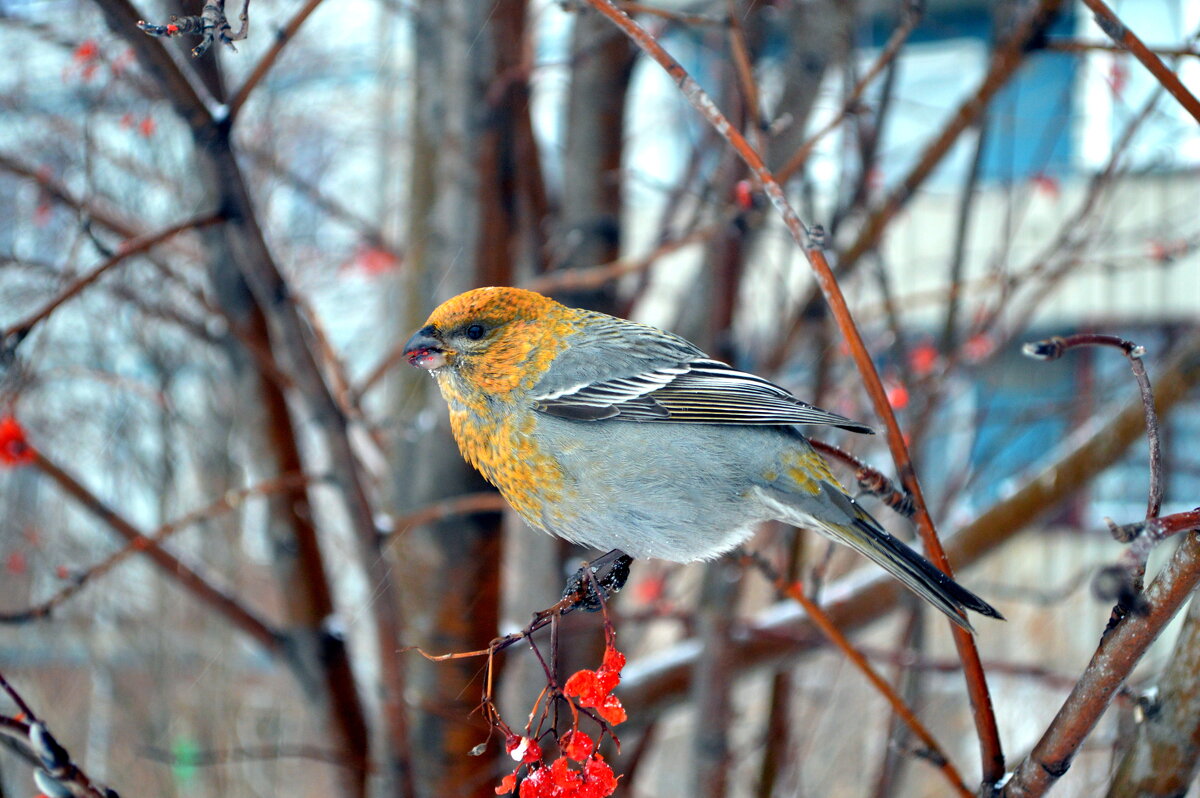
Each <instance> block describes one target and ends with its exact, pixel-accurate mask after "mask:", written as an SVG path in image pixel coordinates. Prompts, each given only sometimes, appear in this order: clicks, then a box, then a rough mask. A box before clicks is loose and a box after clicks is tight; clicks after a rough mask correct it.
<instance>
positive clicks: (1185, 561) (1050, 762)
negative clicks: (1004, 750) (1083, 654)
mask: <svg viewBox="0 0 1200 798" xmlns="http://www.w3.org/2000/svg"><path fill="white" fill-rule="evenodd" d="M1197 583H1200V534H1197V533H1191V534H1189V535H1188V536H1187V537H1186V538H1185V539H1184V540H1183V542H1182V544H1181V545H1180V547H1179V549H1178V550H1177V551H1176V552H1175V555H1174V556H1173V557H1172V558H1171V561H1170V563H1168V564H1167V566H1166V567H1165V568H1163V570H1162V572H1161V573H1160V574H1159V575H1158V577H1157V578H1156V579H1155V580H1154V582H1153V583H1152V584H1151V585H1150V587H1149V588H1147V590H1146V592H1145V600H1146V605H1147V611H1146V613H1145V614H1144V615H1142V614H1138V615H1127V616H1125V618H1124V619H1123V620H1121V622H1120V623H1118V624H1117V625H1116V626H1115V627H1114V628H1113V629H1112V630H1111V631H1110V632H1109V633H1108V634H1106V635H1105V636H1104V637H1103V638H1101V641H1100V646H1099V648H1097V649H1096V653H1095V654H1094V655H1093V656H1092V661H1091V662H1090V663H1089V664H1088V667H1087V669H1086V670H1085V671H1084V672H1083V675H1082V676H1081V677H1080V679H1079V681H1078V683H1076V685H1075V689H1073V690H1072V691H1071V695H1070V696H1069V697H1068V698H1067V700H1066V702H1065V703H1064V704H1063V706H1062V708H1061V709H1060V710H1059V712H1058V714H1057V715H1056V716H1055V718H1054V720H1053V721H1051V723H1050V727H1049V728H1048V729H1046V732H1045V734H1043V735H1042V739H1041V740H1040V741H1038V743H1037V745H1036V746H1034V748H1033V751H1031V752H1030V754H1029V756H1027V757H1026V758H1025V760H1024V761H1023V762H1021V764H1020V765H1019V766H1018V767H1017V769H1016V771H1015V772H1014V774H1013V777H1012V779H1011V780H1010V781H1009V782H1008V783H1007V784H1006V785H1005V786H1004V790H1003V792H1002V793H1001V795H1002V796H1003V798H1035V796H1039V795H1044V794H1045V793H1046V791H1047V790H1049V789H1050V788H1051V787H1052V786H1054V784H1055V783H1056V782H1057V781H1058V779H1059V778H1061V777H1062V775H1063V774H1065V773H1066V772H1067V770H1068V769H1069V768H1070V767H1071V761H1072V760H1073V759H1074V756H1075V754H1076V752H1077V751H1078V750H1079V747H1080V745H1081V744H1082V743H1083V741H1084V739H1085V738H1086V737H1087V736H1088V735H1089V734H1090V733H1091V731H1092V729H1093V728H1095V726H1096V723H1097V721H1099V720H1100V716H1101V715H1102V714H1103V713H1104V711H1105V710H1106V709H1107V708H1108V706H1109V704H1110V703H1111V702H1112V699H1113V697H1114V696H1115V695H1116V694H1117V691H1118V690H1119V689H1120V687H1121V685H1122V684H1123V683H1124V682H1125V680H1126V679H1127V678H1128V677H1129V674H1130V672H1131V671H1132V670H1133V668H1134V666H1135V665H1137V663H1138V662H1139V661H1141V658H1142V656H1143V655H1144V654H1145V653H1146V650H1147V649H1148V648H1149V647H1150V644H1151V643H1153V642H1154V641H1155V639H1156V638H1157V637H1158V635H1159V634H1161V633H1162V630H1163V629H1164V628H1165V627H1166V625H1167V623H1168V622H1170V620H1171V619H1172V618H1173V617H1175V613H1176V612H1178V610H1179V608H1180V607H1181V606H1183V603H1184V602H1185V601H1186V600H1187V599H1188V597H1189V596H1191V594H1192V592H1193V590H1195V588H1196V585H1197Z"/></svg>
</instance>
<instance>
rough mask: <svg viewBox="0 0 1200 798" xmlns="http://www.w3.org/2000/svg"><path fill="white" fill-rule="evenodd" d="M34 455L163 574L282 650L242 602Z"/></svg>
mask: <svg viewBox="0 0 1200 798" xmlns="http://www.w3.org/2000/svg"><path fill="white" fill-rule="evenodd" d="M34 456H35V460H34V463H33V464H34V465H35V466H37V468H38V470H39V471H41V472H42V473H43V474H45V475H46V476H47V477H49V478H50V479H51V480H53V481H54V482H55V483H56V484H57V485H58V486H59V488H61V489H62V490H63V492H64V493H66V494H67V495H68V496H71V497H72V498H73V499H75V500H76V501H78V502H79V503H80V504H81V505H82V506H83V507H84V508H85V509H87V510H88V511H89V512H90V513H92V514H93V515H95V516H96V517H97V518H99V519H100V520H101V521H103V522H104V523H105V524H106V525H108V527H109V528H110V529H112V530H113V531H114V532H116V533H117V534H118V535H119V536H120V537H121V538H123V539H124V540H125V542H126V543H129V544H131V545H133V546H135V547H140V550H141V551H142V552H143V553H144V554H145V555H146V557H147V558H148V559H149V560H150V561H151V562H153V563H154V564H155V565H156V566H158V568H159V570H161V571H162V572H163V573H164V574H166V575H167V576H169V577H170V578H172V579H174V580H175V581H176V582H178V583H179V584H180V585H181V586H182V587H183V588H184V589H186V590H187V591H188V592H189V593H191V594H192V595H193V596H195V597H196V598H197V599H198V600H200V601H201V602H203V603H204V604H206V605H208V606H209V607H211V608H212V609H214V610H216V611H217V613H218V614H219V615H221V616H223V617H224V618H225V619H226V620H228V621H229V622H230V623H232V624H233V625H234V626H236V627H237V628H239V629H241V630H242V631H243V632H245V633H246V634H248V635H249V636H250V637H252V638H253V639H254V640H255V641H256V642H258V643H259V644H260V645H262V646H263V648H265V649H266V650H267V651H269V652H271V653H272V654H278V653H281V652H282V651H283V638H282V636H281V635H280V634H279V633H277V632H276V631H275V630H274V629H272V628H271V627H270V626H269V625H268V624H267V623H266V622H265V621H264V620H262V619H261V618H259V617H258V616H256V615H255V614H254V613H252V612H251V611H250V610H249V609H248V608H247V607H246V606H245V605H244V604H243V603H242V602H240V601H238V600H237V599H236V598H234V597H233V596H231V595H229V594H228V593H226V592H225V591H223V590H221V589H220V588H218V587H217V586H216V585H214V584H212V583H211V582H209V581H208V580H207V579H206V578H204V577H203V576H202V575H200V574H199V573H197V572H196V571H195V570H194V569H192V568H190V567H188V566H187V565H185V564H184V563H183V562H182V561H180V560H179V559H178V558H177V557H175V556H174V555H173V554H171V553H169V552H168V551H166V550H165V549H163V548H162V547H161V546H159V545H157V544H156V543H155V542H154V541H152V540H151V539H150V538H148V537H147V536H146V535H144V534H142V532H141V531H140V530H139V529H138V528H137V527H135V526H134V525H133V524H132V523H131V522H129V521H128V520H126V519H125V518H124V517H123V516H121V515H120V514H119V513H117V512H116V511H115V510H113V509H112V508H111V507H109V506H108V505H107V504H105V503H104V502H103V501H102V500H101V499H100V498H99V497H98V496H96V495H95V494H94V493H92V492H91V491H90V490H88V489H87V488H86V487H85V486H84V485H83V484H82V483H81V482H79V480H77V479H75V478H74V477H73V476H71V475H70V474H68V473H67V472H66V471H65V470H63V469H62V467H60V466H59V465H58V464H57V463H55V462H54V461H52V460H50V459H49V458H48V457H46V456H45V455H44V454H43V453H42V452H40V451H38V450H36V449H34Z"/></svg>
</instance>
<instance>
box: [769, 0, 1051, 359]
mask: <svg viewBox="0 0 1200 798" xmlns="http://www.w3.org/2000/svg"><path fill="white" fill-rule="evenodd" d="M1061 5H1062V0H1039V2H1038V3H1037V4H1036V5H1035V6H1034V7H1033V8H1031V9H1030V10H1029V11H1027V12H1026V14H1025V15H1024V16H1023V17H1022V19H1021V21H1020V22H1019V23H1018V25H1017V26H1016V30H1015V31H1014V33H1013V34H1012V36H1010V37H1009V39H1008V40H1007V41H1006V42H1005V43H1004V44H1003V45H1001V46H1000V47H999V48H998V49H997V50H996V51H995V53H994V54H993V55H992V61H991V64H990V66H989V68H988V71H987V74H986V75H985V76H984V78H983V80H982V81H981V82H980V84H979V87H978V88H977V89H976V90H975V91H974V92H973V93H972V94H971V95H970V96H969V97H967V98H966V99H965V100H964V101H963V102H962V103H961V104H960V105H959V106H958V109H957V111H955V113H954V115H953V116H952V117H951V118H950V121H949V122H948V123H947V124H946V126H945V127H943V128H942V131H941V133H939V134H938V135H937V137H936V138H934V139H933V140H932V141H930V142H929V144H928V145H927V146H926V147H925V150H924V151H923V152H922V153H921V155H920V157H919V158H918V159H917V162H916V163H915V164H914V165H913V167H912V169H910V170H909V172H908V174H907V175H905V177H904V179H903V180H901V181H900V182H899V183H898V184H897V185H896V187H895V188H894V189H892V191H891V193H889V194H888V196H887V197H886V198H885V199H884V200H883V202H882V203H880V205H879V207H878V208H876V209H875V211H874V212H873V213H871V215H870V217H869V218H868V219H867V220H866V222H864V223H863V225H862V227H861V228H860V229H859V231H858V235H857V236H856V238H855V240H854V241H853V242H852V243H851V244H850V246H849V247H847V248H846V249H844V250H843V251H842V252H841V253H840V254H839V257H838V274H839V275H840V276H845V275H848V274H850V273H851V272H852V271H853V269H854V267H855V266H856V265H857V264H858V262H859V261H860V260H861V259H862V257H863V256H864V255H865V254H867V252H869V251H871V250H872V249H874V248H875V247H876V245H877V244H878V243H879V239H880V238H881V237H882V236H883V231H884V230H885V229H886V228H887V226H888V224H889V223H891V221H892V219H893V218H895V216H896V214H897V213H899V212H900V210H901V209H902V208H903V207H904V206H905V205H906V204H907V203H908V201H909V199H910V198H911V197H912V196H913V195H914V194H915V193H916V191H917V189H918V188H920V187H921V186H922V185H924V183H925V180H926V179H927V178H928V177H929V176H930V175H931V174H932V173H933V170H934V169H935V168H936V167H937V165H938V164H939V163H941V162H942V160H943V159H944V158H945V157H946V155H947V154H948V153H949V152H950V148H951V147H952V145H953V144H954V142H955V141H957V140H958V137H959V136H960V135H962V133H963V132H964V131H966V130H967V129H968V128H969V127H971V125H973V124H974V123H975V120H976V119H978V118H979V115H980V114H982V113H983V111H984V110H985V109H986V108H987V106H988V103H990V102H991V101H992V99H993V98H994V97H995V96H996V94H997V93H998V92H999V91H1000V89H1002V88H1003V87H1004V86H1005V85H1006V84H1007V83H1008V81H1009V80H1010V79H1011V78H1012V77H1013V75H1015V74H1016V72H1017V68H1018V67H1019V66H1020V65H1021V64H1023V63H1024V62H1025V57H1026V54H1027V50H1028V48H1027V45H1028V43H1029V42H1030V41H1033V40H1035V39H1036V38H1037V36H1038V35H1040V34H1041V33H1042V32H1043V31H1044V30H1045V29H1046V27H1047V26H1048V25H1049V24H1050V21H1051V20H1052V19H1053V18H1054V16H1055V15H1056V14H1057V12H1058V9H1059V7H1060V6H1061ZM822 290H823V289H822ZM814 301H816V296H815V293H814V294H812V295H810V296H808V297H806V298H804V299H803V300H802V301H801V302H800V303H799V308H800V312H799V313H797V315H796V317H795V318H794V319H793V320H792V323H791V326H790V328H789V329H788V331H787V333H786V334H785V335H784V336H783V337H782V339H781V341H780V343H779V345H778V346H776V347H775V349H774V351H772V352H771V354H770V356H769V357H768V358H767V360H766V363H767V366H768V368H769V369H770V370H775V369H778V368H779V367H780V366H781V365H782V363H783V361H784V360H785V359H786V357H787V353H788V352H790V351H791V350H792V347H793V346H794V345H795V343H796V340H797V339H798V338H799V336H800V334H801V333H802V332H803V330H804V326H805V313H804V311H805V309H807V308H808V307H809V306H810V305H811V304H812V303H813V302H814Z"/></svg>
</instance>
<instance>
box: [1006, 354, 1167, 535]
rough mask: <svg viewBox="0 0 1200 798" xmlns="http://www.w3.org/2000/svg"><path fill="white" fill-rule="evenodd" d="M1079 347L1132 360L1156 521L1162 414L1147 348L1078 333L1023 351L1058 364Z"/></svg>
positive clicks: (1149, 507)
mask: <svg viewBox="0 0 1200 798" xmlns="http://www.w3.org/2000/svg"><path fill="white" fill-rule="evenodd" d="M1077 346H1111V347H1114V348H1116V349H1120V350H1121V351H1122V352H1124V353H1125V357H1126V358H1128V359H1129V368H1130V369H1131V370H1132V371H1133V376H1134V379H1136V380H1137V384H1138V391H1139V392H1140V393H1141V396H1142V406H1143V407H1144V408H1145V409H1146V439H1147V440H1148V442H1149V444H1150V493H1149V497H1148V498H1147V500H1146V518H1147V519H1150V518H1154V517H1156V516H1157V515H1158V513H1159V510H1161V509H1162V501H1163V478H1162V444H1161V442H1160V436H1159V430H1158V413H1156V412H1155V410H1154V391H1153V390H1152V389H1151V387H1150V378H1149V377H1148V376H1147V375H1146V364H1145V363H1144V362H1143V358H1144V357H1145V355H1146V348H1145V347H1144V346H1140V345H1138V344H1135V343H1133V342H1132V341H1128V340H1126V339H1124V338H1121V337H1119V336H1116V335H1104V334H1101V333H1077V334H1075V335H1068V336H1065V337H1060V336H1055V337H1053V338H1048V339H1046V340H1044V341H1035V342H1033V343H1028V344H1025V346H1024V347H1023V348H1022V351H1023V352H1024V353H1025V355H1026V356H1027V357H1031V358H1034V359H1036V360H1057V359H1058V358H1060V357H1062V356H1063V354H1064V353H1065V352H1066V351H1067V350H1068V349H1072V348H1074V347H1077Z"/></svg>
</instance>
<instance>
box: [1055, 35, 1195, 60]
mask: <svg viewBox="0 0 1200 798" xmlns="http://www.w3.org/2000/svg"><path fill="white" fill-rule="evenodd" d="M1042 49H1043V50H1050V51H1051V52H1057V53H1128V52H1129V48H1128V47H1126V46H1125V45H1123V44H1113V43H1112V42H1089V41H1084V40H1082V39H1051V40H1050V41H1048V42H1046V43H1045V44H1044V45H1042ZM1147 49H1149V50H1150V52H1152V53H1154V54H1155V55H1157V56H1159V57H1160V58H1189V57H1190V58H1200V50H1197V49H1196V48H1195V47H1150V48H1147Z"/></svg>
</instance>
